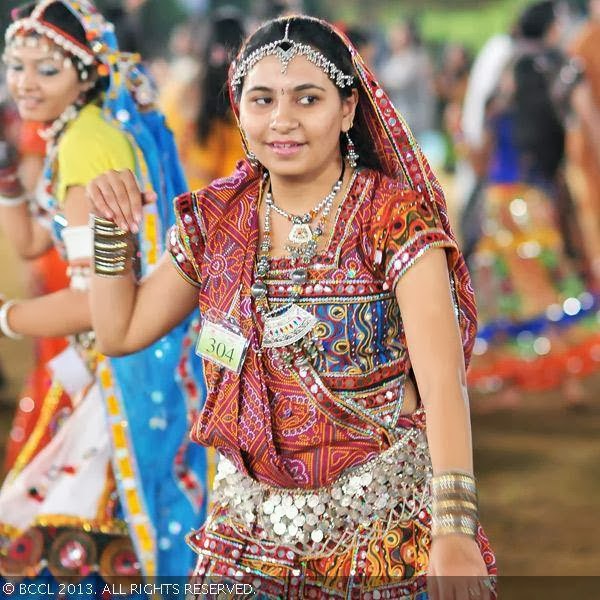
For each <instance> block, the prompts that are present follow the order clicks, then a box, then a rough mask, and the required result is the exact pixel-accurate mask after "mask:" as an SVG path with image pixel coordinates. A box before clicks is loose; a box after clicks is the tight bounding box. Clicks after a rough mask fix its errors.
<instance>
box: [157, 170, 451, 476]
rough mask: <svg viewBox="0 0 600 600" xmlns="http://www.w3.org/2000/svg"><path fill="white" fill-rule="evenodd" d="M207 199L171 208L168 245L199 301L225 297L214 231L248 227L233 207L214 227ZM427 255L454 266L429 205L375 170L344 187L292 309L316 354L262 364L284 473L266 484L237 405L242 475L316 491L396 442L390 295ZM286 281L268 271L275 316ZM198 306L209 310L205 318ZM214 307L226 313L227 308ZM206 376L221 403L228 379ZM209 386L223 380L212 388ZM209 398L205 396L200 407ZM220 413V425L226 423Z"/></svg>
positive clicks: (284, 273)
mask: <svg viewBox="0 0 600 600" xmlns="http://www.w3.org/2000/svg"><path fill="white" fill-rule="evenodd" d="M219 185H225V182H221V183H220V184H219ZM211 199H213V206H214V204H216V202H217V201H218V195H217V194H215V196H214V197H212V196H211V194H210V192H209V191H207V192H205V193H204V195H203V197H202V204H200V197H199V196H197V195H195V194H191V195H185V196H182V197H180V198H179V199H178V200H177V201H176V211H177V214H178V218H179V226H178V229H177V230H172V232H171V234H170V236H169V242H170V250H171V253H172V256H173V259H174V262H175V264H176V266H177V268H178V269H179V270H180V272H182V273H183V274H184V275H185V277H186V279H187V280H188V281H191V282H193V283H194V284H195V285H197V286H199V287H200V289H201V290H202V292H201V297H202V296H203V295H204V293H205V291H208V292H209V293H210V294H211V295H212V293H213V292H212V290H215V291H216V293H217V294H218V295H219V296H224V295H226V294H227V290H228V287H229V286H231V283H230V282H229V278H230V276H229V273H230V271H229V265H230V264H231V260H232V256H231V251H230V247H231V244H230V243H229V241H228V238H226V237H225V236H224V235H223V234H222V230H221V229H220V227H224V226H227V227H228V228H229V229H230V230H231V231H232V232H233V230H234V229H239V227H238V225H237V224H238V223H252V222H256V220H257V218H258V217H257V214H258V205H257V203H256V202H254V203H252V204H247V205H246V204H244V205H241V206H239V207H236V206H235V204H236V203H235V202H233V203H228V205H227V206H228V212H227V213H226V214H224V215H223V216H222V218H221V219H220V220H219V222H215V220H214V219H211V210H210V209H211V205H210V204H209V201H210V200H211ZM229 209H231V210H229ZM215 210H216V207H215ZM242 211H243V212H242ZM231 213H233V214H231ZM201 215H204V216H203V217H201ZM230 215H231V216H230ZM213 232H214V234H213ZM242 233H245V232H243V231H242ZM436 246H440V247H447V248H449V249H450V257H449V262H450V264H451V265H452V264H454V263H455V261H456V258H457V256H458V250H457V248H456V245H455V244H454V242H453V241H452V240H451V238H450V237H449V236H448V234H447V233H446V232H445V231H444V229H443V228H442V226H441V223H440V220H439V218H438V216H437V214H436V213H435V211H434V210H432V208H431V205H428V204H427V203H426V202H424V201H423V199H422V198H421V197H419V196H418V195H417V194H415V192H414V191H412V190H408V189H404V188H403V184H402V183H401V182H399V181H397V180H393V179H390V178H389V177H386V176H384V175H382V174H380V173H378V172H375V171H369V170H364V171H361V172H359V173H358V174H357V175H356V176H355V177H354V178H353V180H352V183H351V186H350V189H349V190H348V193H347V195H346V197H345V198H344V200H343V202H342V204H341V205H340V208H339V210H338V212H337V215H336V216H335V219H334V221H333V223H332V234H331V237H330V239H329V243H328V246H327V248H326V250H325V251H323V252H322V253H320V254H318V255H317V256H316V257H315V259H313V261H312V263H311V264H309V265H308V272H309V281H308V282H307V285H306V287H305V290H304V295H303V297H302V298H300V300H299V301H298V302H297V303H298V304H299V305H300V306H302V307H303V308H305V309H306V310H309V311H312V312H313V314H314V315H315V316H316V317H317V319H318V320H319V324H318V326H317V328H316V330H315V333H316V335H317V336H318V337H319V339H320V341H321V343H322V344H323V347H324V350H323V352H321V353H320V354H319V356H318V358H317V359H316V361H315V362H314V363H313V364H312V365H309V366H307V367H303V368H298V367H295V366H292V367H286V365H284V364H283V362H282V361H281V359H280V358H279V356H278V354H277V352H276V351H275V350H273V349H269V350H264V351H263V353H262V366H261V371H262V373H263V377H264V383H265V386H266V390H267V392H266V395H267V397H268V402H269V405H268V407H267V410H269V412H270V421H271V426H270V429H271V432H270V435H272V436H273V441H274V444H275V446H276V447H277V449H278V452H277V453H278V460H279V461H280V463H281V464H282V466H283V469H284V470H283V473H282V477H279V478H277V479H275V478H274V477H273V476H272V475H271V474H268V473H267V471H266V470H265V467H264V465H262V460H263V456H262V454H261V453H262V451H263V450H264V449H263V448H256V449H255V448H254V446H252V445H251V444H250V441H251V439H252V436H253V435H254V430H253V429H251V427H252V423H251V422H250V416H251V410H252V409H251V408H249V407H246V406H243V405H242V407H241V413H242V414H241V418H240V424H239V426H240V429H241V431H240V435H241V436H242V438H243V443H244V445H245V447H243V448H242V450H243V452H244V454H243V457H244V464H245V465H246V466H247V468H248V470H249V472H250V473H252V474H254V475H255V476H257V477H258V478H259V479H263V478H264V479H265V480H266V481H268V482H270V483H275V484H276V485H282V484H283V483H284V482H286V483H288V482H291V483H288V485H292V486H294V487H297V486H299V487H317V486H322V485H325V484H327V483H329V482H330V481H332V480H333V479H335V478H337V477H338V476H339V475H340V473H341V472H342V471H343V470H345V469H347V468H348V467H351V466H354V465H357V464H360V463H362V462H364V461H366V460H368V459H369V458H370V457H371V456H373V453H378V452H380V451H381V450H382V449H383V448H386V447H388V445H390V444H391V443H393V442H394V440H395V439H396V436H397V433H398V432H399V431H400V430H401V428H402V424H403V423H402V422H403V420H404V417H402V416H401V411H402V401H403V397H404V385H405V382H406V377H407V376H408V373H409V371H410V361H409V358H408V353H407V351H406V342H405V339H404V331H403V327H402V320H401V317H400V312H399V309H398V304H397V302H396V299H395V296H394V293H393V290H394V288H395V285H396V283H397V281H398V279H399V278H400V277H401V276H402V275H403V274H404V273H405V272H406V270H407V269H409V268H410V266H411V265H412V264H414V262H415V261H416V260H418V258H419V257H420V256H421V255H422V254H423V253H424V252H426V251H427V250H428V249H429V248H433V247H436ZM378 254H379V255H380V258H379V259H376V256H377V255H378ZM233 259H234V260H235V256H234V257H233ZM378 263H379V264H378ZM292 270H293V266H292V263H291V261H290V260H289V259H286V258H281V259H276V260H274V261H272V269H271V272H270V274H269V277H268V279H267V284H268V286H269V297H270V299H271V302H272V303H273V305H274V306H277V304H279V303H285V302H288V301H289V298H290V294H291V288H292V281H291V272H292ZM242 297H243V296H242ZM242 302H244V301H242ZM207 307H208V303H207V304H206V306H203V310H206V308H207ZM219 308H221V309H222V310H227V309H228V307H227V305H226V304H225V303H222V304H220V305H219ZM234 314H235V313H234ZM204 368H205V371H206V374H207V380H208V381H209V382H212V381H213V380H212V378H213V377H214V383H213V386H214V388H218V389H219V391H220V393H221V394H222V393H223V391H222V390H223V386H224V384H225V382H226V381H227V380H228V375H227V374H226V373H220V372H219V371H218V370H216V369H215V368H214V367H213V365H212V364H211V363H206V364H205V366H204ZM218 378H222V379H221V380H220V381H219V382H218V383H217V381H218ZM214 395H215V393H212V392H211V395H210V396H209V401H208V403H207V406H210V402H211V398H212V397H214ZM220 414H222V415H223V417H224V418H227V422H228V423H229V422H230V419H231V416H230V415H227V414H226V413H222V412H220ZM399 428H400V429H399ZM223 429H224V428H223ZM197 431H198V430H197V429H196V435H197ZM222 435H224V434H222ZM198 441H203V440H198ZM233 444H235V440H233V439H228V440H225V444H223V443H221V444H219V445H218V446H217V449H218V450H219V451H221V452H223V453H224V454H226V453H227V452H228V451H231V446H232V445H233Z"/></svg>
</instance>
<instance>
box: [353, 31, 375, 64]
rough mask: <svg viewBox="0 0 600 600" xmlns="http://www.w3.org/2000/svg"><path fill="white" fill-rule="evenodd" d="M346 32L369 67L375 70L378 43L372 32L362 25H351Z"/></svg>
mask: <svg viewBox="0 0 600 600" xmlns="http://www.w3.org/2000/svg"><path fill="white" fill-rule="evenodd" d="M346 34H347V35H348V38H349V39H350V41H351V42H352V44H353V45H354V47H355V48H356V49H357V50H358V53H359V54H360V55H361V56H362V57H363V60H364V61H365V63H366V65H367V66H368V67H369V69H371V70H372V71H373V72H375V68H374V67H375V59H376V56H377V44H376V43H375V39H374V37H373V36H372V35H371V33H370V32H369V31H367V30H366V29H364V28H362V27H350V28H349V29H348V31H346Z"/></svg>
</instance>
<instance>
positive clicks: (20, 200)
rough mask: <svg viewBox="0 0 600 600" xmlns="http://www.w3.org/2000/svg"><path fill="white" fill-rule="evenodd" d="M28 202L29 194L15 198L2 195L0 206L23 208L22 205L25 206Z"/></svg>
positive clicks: (0, 196)
mask: <svg viewBox="0 0 600 600" xmlns="http://www.w3.org/2000/svg"><path fill="white" fill-rule="evenodd" d="M27 201H28V198H27V194H20V195H19V196H16V197H14V198H12V197H10V196H2V195H0V206H7V207H9V208H12V207H13V206H21V204H25V203H26V202H27Z"/></svg>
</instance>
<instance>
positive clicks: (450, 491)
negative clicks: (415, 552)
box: [431, 472, 479, 538]
mask: <svg viewBox="0 0 600 600" xmlns="http://www.w3.org/2000/svg"><path fill="white" fill-rule="evenodd" d="M431 492H432V523H431V532H432V535H433V536H434V537H435V536H441V535H448V534H451V533H462V534H464V535H468V536H470V537H473V538H474V537H475V536H476V534H477V526H478V522H479V519H478V516H477V487H476V485H475V478H474V477H473V476H472V475H469V474H468V473H462V472H450V473H443V474H441V475H436V476H434V477H433V478H432V480H431Z"/></svg>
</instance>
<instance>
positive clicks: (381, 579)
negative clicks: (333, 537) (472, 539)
mask: <svg viewBox="0 0 600 600" xmlns="http://www.w3.org/2000/svg"><path fill="white" fill-rule="evenodd" d="M223 517H224V515H222V514H220V513H219V512H215V513H213V514H211V516H210V517H209V518H208V520H207V523H206V525H205V528H204V529H203V531H201V532H198V533H193V534H191V535H190V536H189V537H188V543H189V544H190V545H191V546H192V548H194V550H195V551H196V552H197V553H198V554H199V560H198V565H197V567H196V572H195V575H194V577H193V578H192V581H191V584H192V585H194V584H195V585H197V586H198V587H197V588H196V589H202V584H203V583H211V582H213V583H214V582H219V583H226V582H231V583H238V584H241V585H245V586H246V588H245V589H247V590H248V592H247V596H244V597H248V598H257V599H259V600H263V599H264V600H266V599H275V598H277V599H280V598H287V599H298V600H299V599H301V598H314V599H315V600H320V599H325V598H340V600H341V599H347V598H352V599H354V598H356V599H359V598H360V599H363V600H374V599H375V598H402V599H404V600H426V599H427V598H428V597H429V596H428V595H427V577H426V575H427V570H428V567H429V550H430V547H431V534H430V514H429V512H428V511H427V510H423V511H421V513H420V514H419V517H418V518H417V519H414V520H411V521H407V522H406V523H405V524H403V525H401V526H399V527H396V528H394V529H392V530H391V531H388V532H387V533H386V534H385V536H383V535H382V536H381V538H380V539H375V540H373V541H371V542H369V543H366V544H363V545H359V544H351V545H350V546H349V547H345V548H344V549H343V550H341V551H340V552H339V553H337V554H334V555H332V556H330V557H326V558H319V559H309V560H303V561H300V560H299V559H298V556H297V554H296V552H295V551H294V548H291V547H288V546H282V545H276V544H271V543H268V544H266V545H263V546H262V547H261V546H259V545H258V544H245V543H240V542H239V540H238V539H237V537H236V535H235V534H234V532H233V530H232V529H231V527H229V526H228V525H226V524H225V523H224V522H223V521H224V519H223ZM242 527H243V526H242ZM255 533H256V532H255ZM258 535H260V532H258ZM477 544H478V545H479V548H480V550H481V553H482V556H483V559H484V562H485V564H486V567H487V569H488V572H489V574H490V575H495V574H496V572H497V571H496V561H495V557H494V554H493V552H492V550H491V548H490V545H489V541H488V539H487V537H486V535H485V533H484V531H483V529H482V528H481V527H479V529H478V531H477ZM238 589H239V590H240V591H242V590H243V589H244V588H242V587H240V588H238ZM195 597H196V598H198V599H200V598H201V596H200V595H197V596H195ZM492 598H496V595H495V594H493V595H492Z"/></svg>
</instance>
